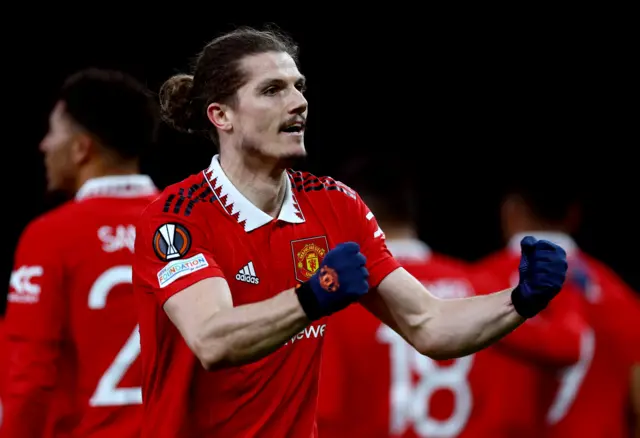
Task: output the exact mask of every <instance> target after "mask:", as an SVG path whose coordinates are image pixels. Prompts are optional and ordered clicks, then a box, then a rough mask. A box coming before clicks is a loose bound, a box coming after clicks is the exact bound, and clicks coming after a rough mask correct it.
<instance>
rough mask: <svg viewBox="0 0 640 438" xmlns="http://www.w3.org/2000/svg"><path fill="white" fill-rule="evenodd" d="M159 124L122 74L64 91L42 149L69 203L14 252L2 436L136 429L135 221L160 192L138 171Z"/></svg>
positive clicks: (53, 183) (82, 79) (139, 90)
mask: <svg viewBox="0 0 640 438" xmlns="http://www.w3.org/2000/svg"><path fill="white" fill-rule="evenodd" d="M156 126H157V110H156V108H155V104H154V100H153V99H152V98H151V96H150V94H148V93H147V91H146V90H145V88H144V87H143V85H142V84H140V83H138V82H137V81H136V80H135V79H134V78H132V77H129V76H128V75H126V74H124V73H121V72H116V71H106V70H97V69H89V70H85V71H81V72H78V73H76V74H74V75H72V76H71V77H69V78H68V79H67V80H66V82H65V84H64V85H63V87H62V90H61V93H60V95H59V98H58V100H57V103H56V104H55V106H54V108H53V110H52V112H51V114H50V118H49V131H48V132H47V134H46V136H45V137H44V139H43V140H42V142H41V144H40V149H41V150H42V152H43V154H44V160H45V165H46V169H47V180H48V188H49V190H51V191H63V192H65V193H66V194H68V195H70V196H73V200H70V201H69V202H67V203H65V204H63V205H62V206H60V207H58V208H56V209H54V210H52V211H50V212H48V213H47V214H44V215H43V216H41V217H39V218H36V219H35V220H34V221H32V222H31V223H30V224H29V225H28V226H27V227H26V229H25V230H24V232H23V234H22V236H21V239H20V241H19V244H18V248H17V250H16V253H15V270H14V271H13V273H12V276H11V285H10V290H9V295H8V309H7V316H6V333H7V343H8V353H9V363H8V377H7V388H6V391H5V394H6V395H5V399H4V407H5V416H4V419H5V421H4V424H3V427H2V434H1V435H2V437H5V438H9V437H11V438H32V437H33V438H36V437H38V438H43V437H48V436H52V437H60V436H78V437H80V436H81V437H94V438H97V437H105V438H107V437H116V436H117V437H118V438H127V437H138V436H139V435H140V421H141V407H140V404H141V402H142V398H141V390H140V380H141V378H140V364H139V362H138V356H139V353H140V345H139V334H138V328H137V318H136V316H137V315H136V312H135V305H134V301H133V294H132V286H131V269H132V268H131V264H132V261H133V248H134V241H135V229H134V226H133V224H134V223H135V222H136V220H137V218H138V216H139V215H140V214H141V212H142V210H143V208H144V207H145V206H146V205H147V204H148V203H149V202H150V201H151V200H152V199H153V197H154V196H156V195H157V189H156V188H155V186H154V184H153V182H152V181H151V179H150V178H149V177H148V176H146V175H141V174H140V171H139V156H140V154H141V151H142V150H143V148H145V147H147V146H149V145H150V144H151V143H152V142H153V140H154V137H155V131H156ZM63 399H68V402H69V405H70V406H68V407H65V408H62V407H61V404H62V400H63ZM67 409H69V411H68V412H67ZM60 411H64V412H60ZM49 420H51V421H52V423H53V424H52V425H50V427H51V429H52V430H48V429H49V426H48V425H47V424H48V422H49Z"/></svg>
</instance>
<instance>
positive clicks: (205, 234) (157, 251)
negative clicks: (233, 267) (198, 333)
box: [133, 194, 224, 305]
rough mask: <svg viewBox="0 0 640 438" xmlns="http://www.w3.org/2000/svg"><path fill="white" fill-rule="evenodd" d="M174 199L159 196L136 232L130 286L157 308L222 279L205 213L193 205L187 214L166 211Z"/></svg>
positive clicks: (140, 220) (173, 197)
mask: <svg viewBox="0 0 640 438" xmlns="http://www.w3.org/2000/svg"><path fill="white" fill-rule="evenodd" d="M173 199H176V197H175V196H174V195H171V194H168V195H167V194H164V195H162V196H160V197H159V198H158V199H157V200H156V201H154V202H153V203H152V204H151V205H150V206H149V207H148V208H147V209H146V210H145V212H144V213H143V215H142V216H141V217H140V219H139V222H138V225H137V228H136V229H137V232H136V243H135V256H134V264H133V282H134V285H135V286H136V287H141V288H143V289H144V290H145V291H147V292H149V293H153V294H154V295H155V296H156V298H157V299H158V301H159V302H160V305H163V304H164V303H165V301H166V300H168V299H169V298H170V297H171V296H173V295H175V294H176V293H178V292H180V291H181V290H183V289H185V288H187V287H189V286H191V285H193V284H195V283H197V282H199V281H201V280H203V279H205V278H209V277H224V275H223V273H222V270H221V269H220V267H219V266H218V264H217V263H216V261H215V259H214V257H213V253H212V247H213V246H212V245H213V239H214V236H211V234H210V232H209V229H210V228H209V225H208V224H207V222H206V219H205V214H206V212H207V211H206V209H205V208H202V207H203V206H202V205H196V206H194V208H192V209H191V210H190V211H189V214H186V213H184V209H183V210H181V211H182V213H173V212H172V210H173V209H172V208H169V209H167V208H165V205H170V204H171V201H172V200H173ZM178 199H179V197H178ZM198 207H200V208H198Z"/></svg>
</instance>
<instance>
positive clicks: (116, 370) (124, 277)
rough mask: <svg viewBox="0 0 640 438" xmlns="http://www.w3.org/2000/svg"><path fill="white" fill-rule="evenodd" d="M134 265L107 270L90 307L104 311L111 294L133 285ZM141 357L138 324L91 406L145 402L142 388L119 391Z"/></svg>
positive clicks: (95, 285) (94, 289)
mask: <svg viewBox="0 0 640 438" xmlns="http://www.w3.org/2000/svg"><path fill="white" fill-rule="evenodd" d="M131 278H132V269H131V266H124V265H123V266H115V267H113V268H110V269H107V270H106V271H105V272H104V273H102V275H100V276H99V277H98V279H97V280H96V281H95V283H93V286H92V287H91V291H89V308H90V309H103V308H104V307H105V305H106V303H107V295H109V292H111V290H112V289H113V288H114V287H116V286H117V285H119V284H131ZM139 355H140V332H139V330H138V325H136V327H135V329H134V330H133V332H132V333H131V336H129V339H127V341H126V342H125V344H124V346H123V347H122V348H121V349H120V352H119V353H118V354H117V355H116V358H115V359H114V360H113V362H112V363H111V365H110V366H109V368H107V370H106V371H105V373H104V374H103V375H102V377H101V378H100V381H99V382H98V386H97V387H96V390H95V392H94V393H93V395H92V396H91V399H90V400H89V405H91V406H124V405H136V404H141V403H142V389H141V388H140V387H139V386H136V387H133V388H118V385H119V383H120V381H121V380H122V378H123V377H124V375H125V373H126V372H127V370H128V369H129V367H130V366H131V364H133V362H134V361H135V360H136V359H137V357H138V356H139Z"/></svg>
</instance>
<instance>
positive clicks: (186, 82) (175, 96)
mask: <svg viewBox="0 0 640 438" xmlns="http://www.w3.org/2000/svg"><path fill="white" fill-rule="evenodd" d="M192 89H193V76H192V75H188V74H177V75H174V76H172V77H170V78H169V79H167V80H166V81H165V83H164V84H162V87H160V92H159V95H160V114H161V117H162V120H163V121H165V122H166V123H167V124H169V125H170V126H172V127H173V128H174V129H176V130H178V131H181V132H187V133H193V132H196V131H201V130H203V129H204V127H203V126H202V121H201V118H202V117H201V116H200V114H198V111H199V108H197V107H196V105H194V103H193V96H192V93H191V90H192Z"/></svg>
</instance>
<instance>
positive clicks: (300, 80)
mask: <svg viewBox="0 0 640 438" xmlns="http://www.w3.org/2000/svg"><path fill="white" fill-rule="evenodd" d="M295 83H296V84H300V85H302V86H304V85H306V83H307V78H306V77H305V76H304V75H300V77H299V78H298V79H297V80H296V82H295ZM286 84H287V81H285V80H283V79H280V78H272V79H265V80H264V81H262V82H260V83H259V84H258V88H259V89H263V88H266V87H268V86H271V85H286Z"/></svg>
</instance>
